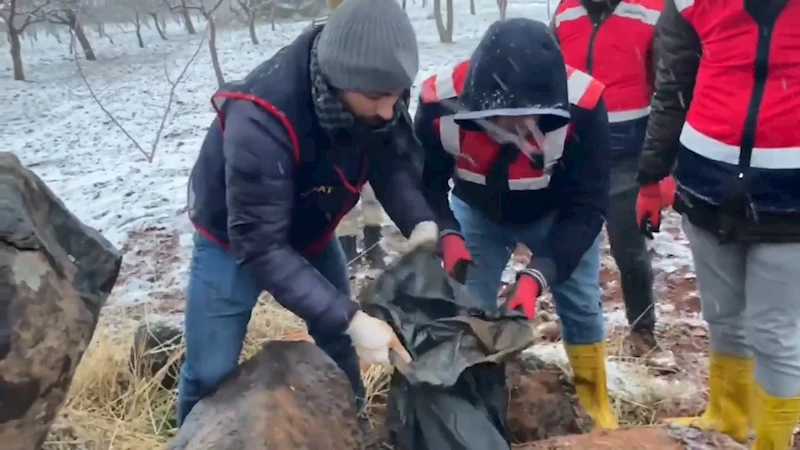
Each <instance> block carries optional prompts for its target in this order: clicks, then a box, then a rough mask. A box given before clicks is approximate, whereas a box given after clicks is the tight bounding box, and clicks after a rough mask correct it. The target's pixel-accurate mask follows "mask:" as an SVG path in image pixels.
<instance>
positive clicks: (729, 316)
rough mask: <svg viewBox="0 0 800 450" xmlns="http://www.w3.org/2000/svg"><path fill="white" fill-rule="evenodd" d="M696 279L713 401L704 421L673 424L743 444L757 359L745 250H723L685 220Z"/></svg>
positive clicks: (690, 419)
mask: <svg viewBox="0 0 800 450" xmlns="http://www.w3.org/2000/svg"><path fill="white" fill-rule="evenodd" d="M683 230H684V233H685V234H686V237H688V238H689V245H690V247H691V249H692V257H693V259H694V269H695V274H696V275H697V284H698V290H699V293H700V302H701V306H702V309H703V318H704V319H705V320H706V322H708V330H709V344H710V347H711V349H710V354H709V379H708V383H709V399H708V406H707V407H706V410H705V412H704V413H703V414H702V415H701V416H700V417H683V418H678V419H671V420H669V422H670V423H672V424H673V425H680V426H695V427H699V428H704V429H710V430H716V431H719V432H722V433H725V434H728V435H729V436H731V437H732V438H733V439H736V440H737V441H744V440H745V439H747V435H748V434H749V430H750V417H751V391H752V378H753V359H752V357H751V353H750V349H749V345H748V343H747V339H746V335H745V326H744V324H745V322H744V312H745V274H746V272H745V267H746V252H747V249H746V248H745V247H744V246H741V245H720V244H719V239H717V238H716V236H714V235H713V234H711V233H709V232H707V231H705V230H702V229H700V228H697V227H695V226H694V225H692V224H691V223H690V222H689V221H688V220H687V219H686V218H685V217H684V220H683Z"/></svg>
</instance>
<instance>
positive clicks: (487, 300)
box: [450, 196, 517, 311]
mask: <svg viewBox="0 0 800 450" xmlns="http://www.w3.org/2000/svg"><path fill="white" fill-rule="evenodd" d="M450 205H451V207H452V208H453V213H454V214H455V216H456V220H458V223H459V224H460V225H461V235H462V236H463V237H464V241H465V242H466V244H467V249H468V250H469V252H470V254H471V255H472V261H473V263H474V265H472V266H471V267H469V268H468V269H467V278H466V281H465V283H464V284H465V285H466V286H467V290H469V291H470V292H472V293H473V294H474V295H475V297H477V300H478V301H480V303H481V305H480V306H481V307H482V308H484V309H486V310H487V311H496V310H497V294H498V291H499V290H500V282H501V281H502V276H503V270H504V269H505V268H506V264H508V259H509V258H510V257H511V253H512V252H513V251H514V249H515V248H516V246H517V242H516V241H515V240H514V238H513V236H512V234H511V232H510V231H509V230H507V229H505V228H504V227H502V226H500V225H498V224H496V223H494V222H492V221H490V220H489V219H487V218H486V217H485V216H484V215H483V213H481V212H480V211H478V210H475V209H473V208H472V207H470V206H469V205H467V204H466V203H465V202H464V201H463V200H461V199H459V198H458V197H456V196H452V197H451V200H450Z"/></svg>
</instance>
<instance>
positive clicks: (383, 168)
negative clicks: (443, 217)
mask: <svg viewBox="0 0 800 450" xmlns="http://www.w3.org/2000/svg"><path fill="white" fill-rule="evenodd" d="M395 133H397V136H396V138H395V139H393V142H394V144H395V145H396V146H398V147H399V148H396V149H379V150H381V151H376V152H372V153H371V155H370V172H369V183H370V185H372V189H373V190H374V191H375V197H376V198H377V199H378V201H379V202H380V203H381V206H383V209H384V210H385V211H386V213H387V214H388V215H389V217H390V218H391V219H392V221H393V222H394V223H395V225H397V228H398V229H399V230H400V232H401V233H402V234H403V236H405V237H406V238H408V237H409V236H410V235H411V232H412V231H413V230H414V227H415V226H417V224H419V223H421V222H432V221H434V220H435V217H434V215H433V211H431V208H430V207H429V206H428V202H427V201H426V200H425V196H424V194H423V192H422V177H421V173H420V169H419V167H417V165H416V164H415V163H414V157H415V156H417V155H418V154H419V153H420V152H421V151H422V150H421V149H420V148H419V142H418V141H417V139H416V138H415V137H414V130H413V129H412V126H411V118H410V117H409V116H408V113H405V114H404V115H403V116H402V117H401V118H400V119H399V123H398V124H397V129H396V130H395Z"/></svg>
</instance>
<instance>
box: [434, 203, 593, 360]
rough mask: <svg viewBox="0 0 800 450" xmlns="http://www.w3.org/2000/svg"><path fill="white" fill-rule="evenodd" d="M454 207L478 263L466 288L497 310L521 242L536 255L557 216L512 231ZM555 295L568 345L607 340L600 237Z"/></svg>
mask: <svg viewBox="0 0 800 450" xmlns="http://www.w3.org/2000/svg"><path fill="white" fill-rule="evenodd" d="M450 203H451V206H452V208H453V213H454V214H455V216H456V219H457V220H458V223H459V224H461V232H462V234H463V236H464V239H465V240H466V243H467V248H468V249H469V251H470V253H471V254H472V259H473V261H474V262H475V266H474V267H472V268H471V269H472V270H467V280H466V285H467V288H468V289H469V290H470V291H471V292H473V293H474V294H475V295H476V296H477V297H479V298H480V299H481V300H482V301H483V302H484V303H485V307H486V308H487V309H496V308H497V294H498V291H499V289H500V282H501V277H502V275H503V270H504V269H505V267H506V264H508V260H509V258H510V257H511V254H512V253H513V251H514V249H515V248H516V247H517V243H519V242H521V243H523V244H525V246H526V247H528V249H529V250H530V251H531V252H532V253H533V254H534V255H535V254H536V253H537V250H538V249H541V248H542V247H543V246H544V245H546V243H547V242H546V239H547V235H548V232H549V231H550V228H551V227H552V226H553V219H554V215H549V216H546V217H544V218H542V219H541V220H539V221H538V222H535V223H532V224H530V225H527V226H524V227H513V228H511V227H507V226H502V225H499V224H497V223H495V222H492V221H490V220H489V219H488V218H487V217H486V216H484V215H483V213H481V212H480V211H478V210H476V209H473V208H472V207H470V206H469V205H467V204H466V203H464V201H463V200H461V199H459V198H458V197H456V196H452V197H451V201H450ZM550 291H551V292H552V294H553V300H554V302H555V306H556V312H557V313H558V316H559V318H560V319H561V324H562V332H561V335H562V337H563V340H564V343H566V344H575V345H585V344H594V343H597V342H600V341H602V340H603V338H604V334H605V330H604V322H603V307H602V304H601V299H600V234H599V233H598V235H597V239H595V241H594V244H593V245H592V246H591V247H590V248H589V250H587V251H586V253H585V254H584V255H583V258H581V261H580V263H579V264H578V267H577V268H576V269H575V271H574V272H573V273H572V275H571V276H570V277H569V278H568V279H566V280H565V281H563V282H561V283H558V284H554V285H553V286H551V289H550Z"/></svg>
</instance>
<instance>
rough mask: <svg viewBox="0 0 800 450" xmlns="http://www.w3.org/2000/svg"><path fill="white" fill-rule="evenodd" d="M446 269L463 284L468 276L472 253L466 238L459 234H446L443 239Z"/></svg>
mask: <svg viewBox="0 0 800 450" xmlns="http://www.w3.org/2000/svg"><path fill="white" fill-rule="evenodd" d="M440 244H441V246H442V263H443V265H444V270H445V271H446V272H447V273H448V274H449V275H450V276H451V277H453V279H455V280H456V281H458V282H459V283H461V284H464V281H465V280H466V278H467V268H468V267H469V266H470V265H471V264H472V255H470V253H469V250H467V244H466V242H464V238H462V237H461V236H459V235H457V234H446V235H444V236H443V237H442V238H441V240H440Z"/></svg>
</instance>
